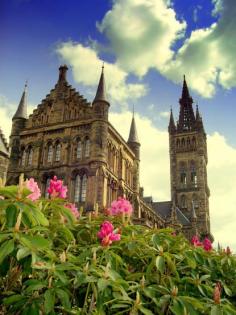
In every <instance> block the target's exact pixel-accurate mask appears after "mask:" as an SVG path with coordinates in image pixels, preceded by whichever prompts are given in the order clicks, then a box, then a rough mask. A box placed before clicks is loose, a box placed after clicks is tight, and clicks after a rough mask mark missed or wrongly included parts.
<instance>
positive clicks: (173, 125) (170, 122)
mask: <svg viewBox="0 0 236 315" xmlns="http://www.w3.org/2000/svg"><path fill="white" fill-rule="evenodd" d="M168 130H169V132H170V133H171V132H174V131H175V130H176V126H175V121H174V116H173V111H172V107H171V108H170V121H169V127H168Z"/></svg>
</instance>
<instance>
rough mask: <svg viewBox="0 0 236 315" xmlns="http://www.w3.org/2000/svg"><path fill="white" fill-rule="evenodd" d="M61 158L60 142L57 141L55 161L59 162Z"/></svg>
mask: <svg viewBox="0 0 236 315" xmlns="http://www.w3.org/2000/svg"><path fill="white" fill-rule="evenodd" d="M60 159H61V144H60V143H57V144H56V154H55V161H56V162H59V161H60Z"/></svg>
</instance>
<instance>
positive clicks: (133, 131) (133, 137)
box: [128, 116, 139, 143]
mask: <svg viewBox="0 0 236 315" xmlns="http://www.w3.org/2000/svg"><path fill="white" fill-rule="evenodd" d="M128 142H136V143H139V139H138V132H137V128H136V123H135V119H134V116H133V118H132V122H131V126H130V132H129V139H128Z"/></svg>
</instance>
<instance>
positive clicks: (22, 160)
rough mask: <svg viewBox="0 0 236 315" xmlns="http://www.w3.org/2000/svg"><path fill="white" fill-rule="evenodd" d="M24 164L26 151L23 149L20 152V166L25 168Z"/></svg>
mask: <svg viewBox="0 0 236 315" xmlns="http://www.w3.org/2000/svg"><path fill="white" fill-rule="evenodd" d="M25 162H26V150H25V149H24V150H23V151H22V158H21V165H22V166H25Z"/></svg>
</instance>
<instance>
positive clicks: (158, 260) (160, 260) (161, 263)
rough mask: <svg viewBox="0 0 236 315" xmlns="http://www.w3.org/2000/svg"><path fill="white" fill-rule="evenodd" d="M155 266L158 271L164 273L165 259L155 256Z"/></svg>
mask: <svg viewBox="0 0 236 315" xmlns="http://www.w3.org/2000/svg"><path fill="white" fill-rule="evenodd" d="M156 267H157V270H158V271H160V273H164V270H165V260H164V258H163V257H162V256H157V258H156Z"/></svg>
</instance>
